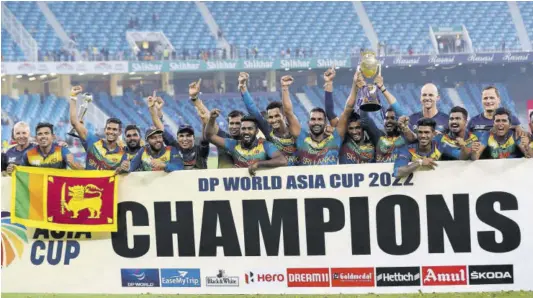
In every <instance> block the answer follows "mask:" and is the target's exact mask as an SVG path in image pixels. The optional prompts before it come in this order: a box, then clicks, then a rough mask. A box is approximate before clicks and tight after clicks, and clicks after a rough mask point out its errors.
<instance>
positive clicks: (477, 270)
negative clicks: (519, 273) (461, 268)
mask: <svg viewBox="0 0 533 298" xmlns="http://www.w3.org/2000/svg"><path fill="white" fill-rule="evenodd" d="M468 269H469V272H470V284H471V285H492V284H512V283H514V277H513V265H477V266H468Z"/></svg>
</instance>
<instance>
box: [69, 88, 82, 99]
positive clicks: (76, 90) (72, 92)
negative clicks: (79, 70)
mask: <svg viewBox="0 0 533 298" xmlns="http://www.w3.org/2000/svg"><path fill="white" fill-rule="evenodd" d="M82 91H83V88H82V87H81V86H73V87H72V88H70V97H71V98H73V99H75V98H77V97H78V94H80V93H81V92H82Z"/></svg>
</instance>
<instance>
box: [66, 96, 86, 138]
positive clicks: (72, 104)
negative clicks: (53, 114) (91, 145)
mask: <svg viewBox="0 0 533 298" xmlns="http://www.w3.org/2000/svg"><path fill="white" fill-rule="evenodd" d="M82 91H83V89H82V88H81V86H74V87H72V88H71V89H70V100H69V116H70V124H72V126H73V127H74V129H75V130H76V132H77V133H78V135H79V136H80V138H81V139H82V140H86V139H87V128H85V125H83V123H81V121H80V120H79V119H78V111H77V110H76V103H77V102H78V94H80V93H81V92H82Z"/></svg>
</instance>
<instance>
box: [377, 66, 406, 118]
mask: <svg viewBox="0 0 533 298" xmlns="http://www.w3.org/2000/svg"><path fill="white" fill-rule="evenodd" d="M374 84H376V86H377V87H378V89H379V90H380V91H381V93H382V94H383V96H385V99H386V100H387V102H388V103H389V105H390V106H391V107H392V109H393V110H394V113H396V117H400V116H404V115H407V113H406V112H405V110H404V109H403V108H402V106H401V105H400V103H398V101H397V100H396V97H394V95H392V93H390V91H388V90H387V88H385V84H384V83H383V77H382V76H381V75H377V76H376V78H375V79H374Z"/></svg>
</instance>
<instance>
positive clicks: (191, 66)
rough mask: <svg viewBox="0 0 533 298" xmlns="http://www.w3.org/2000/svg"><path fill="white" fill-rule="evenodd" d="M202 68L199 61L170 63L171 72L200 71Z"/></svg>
mask: <svg viewBox="0 0 533 298" xmlns="http://www.w3.org/2000/svg"><path fill="white" fill-rule="evenodd" d="M201 66H202V64H201V62H199V61H178V62H170V63H169V68H170V70H171V71H175V70H199V69H200V67H201Z"/></svg>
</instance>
